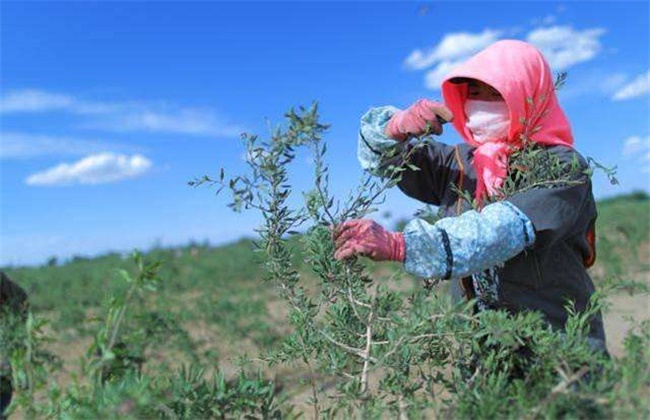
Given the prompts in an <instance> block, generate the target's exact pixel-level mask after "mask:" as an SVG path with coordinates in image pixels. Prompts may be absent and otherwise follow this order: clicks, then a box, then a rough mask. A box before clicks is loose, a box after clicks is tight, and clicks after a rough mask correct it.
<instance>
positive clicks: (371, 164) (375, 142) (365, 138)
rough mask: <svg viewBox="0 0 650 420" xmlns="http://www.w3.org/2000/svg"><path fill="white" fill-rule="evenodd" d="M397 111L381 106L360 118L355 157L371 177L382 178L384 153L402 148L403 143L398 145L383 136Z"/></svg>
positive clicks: (396, 142) (390, 107) (391, 107)
mask: <svg viewBox="0 0 650 420" xmlns="http://www.w3.org/2000/svg"><path fill="white" fill-rule="evenodd" d="M397 111H398V109H397V108H395V107H394V106H382V107H377V108H372V109H370V110H369V111H368V112H366V113H365V114H364V115H363V116H362V117H361V129H360V130H359V147H358V149H357V157H358V158H359V162H360V163H361V167H362V168H363V169H365V170H366V171H368V172H369V173H371V174H372V175H376V176H383V174H382V170H381V165H382V163H383V160H382V156H384V155H385V153H386V152H388V151H390V150H397V149H396V148H400V147H404V146H403V145H404V144H405V143H400V142H398V141H396V140H393V139H391V138H390V137H388V136H387V135H386V134H384V130H385V129H386V124H387V123H388V120H390V118H391V117H392V116H393V114H395V112H397Z"/></svg>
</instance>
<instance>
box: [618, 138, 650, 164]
mask: <svg viewBox="0 0 650 420" xmlns="http://www.w3.org/2000/svg"><path fill="white" fill-rule="evenodd" d="M623 156H625V157H627V158H629V159H634V160H636V162H637V163H638V164H639V165H640V166H641V172H650V135H648V136H646V137H641V136H632V137H629V138H627V139H626V140H625V141H624V142H623Z"/></svg>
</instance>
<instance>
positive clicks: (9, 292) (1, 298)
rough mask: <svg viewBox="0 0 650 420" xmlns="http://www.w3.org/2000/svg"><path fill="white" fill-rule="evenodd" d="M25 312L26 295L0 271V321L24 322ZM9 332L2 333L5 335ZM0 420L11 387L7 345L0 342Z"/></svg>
mask: <svg viewBox="0 0 650 420" xmlns="http://www.w3.org/2000/svg"><path fill="white" fill-rule="evenodd" d="M26 311H27V293H25V291H24V290H23V289H22V288H21V287H20V286H18V285H17V284H16V283H14V282H13V281H11V279H10V278H9V276H8V275H6V274H5V273H4V272H3V271H0V321H7V323H12V322H13V321H15V320H16V319H21V320H24V317H25V315H26ZM12 326H13V324H12V325H9V326H7V325H6V323H5V322H2V327H3V329H4V328H5V327H8V328H12ZM9 332H10V331H3V332H2V336H3V338H4V334H5V333H9ZM0 345H1V347H0V420H2V419H5V418H6V417H5V411H6V410H7V408H9V404H10V403H11V396H12V393H13V387H12V382H11V365H10V364H9V358H8V357H9V355H8V354H5V353H6V352H7V350H8V349H7V348H6V347H7V346H6V345H7V343H6V341H5V340H2V343H0Z"/></svg>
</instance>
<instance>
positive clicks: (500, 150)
mask: <svg viewBox="0 0 650 420" xmlns="http://www.w3.org/2000/svg"><path fill="white" fill-rule="evenodd" d="M458 77H462V78H471V79H476V80H480V81H481V82H483V83H487V84H488V85H490V86H492V87H493V88H495V89H496V90H497V91H499V93H500V94H501V96H503V98H504V100H505V102H506V104H507V105H508V109H509V111H510V130H509V132H508V138H507V139H506V140H503V141H499V142H487V143H484V144H482V145H481V144H479V143H477V142H476V141H474V138H473V137H472V133H471V132H470V131H469V129H468V128H467V127H465V123H466V116H465V111H464V105H465V100H466V99H467V94H468V87H467V84H466V83H460V84H459V83H453V82H452V80H453V79H454V78H458ZM442 95H443V97H444V100H445V104H446V105H447V107H448V108H449V109H450V110H451V112H452V113H453V114H454V119H453V124H454V127H455V128H456V130H457V131H458V132H459V133H460V135H461V136H462V137H463V139H464V140H465V141H466V142H467V143H469V144H470V145H471V146H474V147H475V148H476V149H475V150H474V160H473V162H472V165H473V166H474V169H475V171H476V174H477V180H478V183H477V187H476V195H475V197H476V199H477V200H478V201H479V203H480V202H482V201H483V199H484V198H485V197H486V196H489V195H493V194H494V193H495V192H497V191H498V189H499V188H500V187H501V186H502V185H503V181H504V178H505V177H506V175H507V170H508V168H507V165H508V157H509V156H510V154H511V153H512V152H513V151H514V150H516V149H517V148H518V147H521V146H522V144H523V140H522V135H525V136H526V137H527V138H528V139H529V141H532V142H534V143H540V144H545V145H565V146H571V147H572V146H573V135H572V134H571V127H570V125H569V121H568V120H567V118H566V116H565V115H564V112H563V111H562V109H561V108H560V105H559V104H558V101H557V96H556V95H555V86H554V81H553V77H552V75H551V71H550V68H549V65H548V63H547V62H546V60H545V59H544V57H543V56H542V54H541V52H540V51H539V50H537V49H536V48H535V47H534V46H532V45H531V44H528V43H526V42H523V41H516V40H502V41H498V42H495V43H494V44H492V45H490V46H489V47H487V48H485V49H484V50H483V51H481V52H479V53H478V54H476V55H475V56H473V57H472V58H470V59H469V60H467V61H466V62H465V63H463V64H461V65H459V66H458V67H457V68H456V69H454V70H453V71H452V72H451V73H450V74H449V75H448V76H447V77H446V78H445V80H444V81H443V82H442Z"/></svg>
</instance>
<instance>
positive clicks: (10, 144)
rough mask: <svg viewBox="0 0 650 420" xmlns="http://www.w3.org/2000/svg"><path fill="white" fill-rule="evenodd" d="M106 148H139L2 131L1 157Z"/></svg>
mask: <svg viewBox="0 0 650 420" xmlns="http://www.w3.org/2000/svg"><path fill="white" fill-rule="evenodd" d="M106 150H112V151H114V152H117V151H121V152H135V151H137V150H139V148H137V147H134V146H130V145H124V144H115V143H106V142H103V141H99V140H89V139H79V138H70V137H57V136H48V135H34V134H24V133H14V132H2V133H0V159H25V158H33V157H37V156H82V155H88V154H93V153H99V152H104V151H106Z"/></svg>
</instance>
